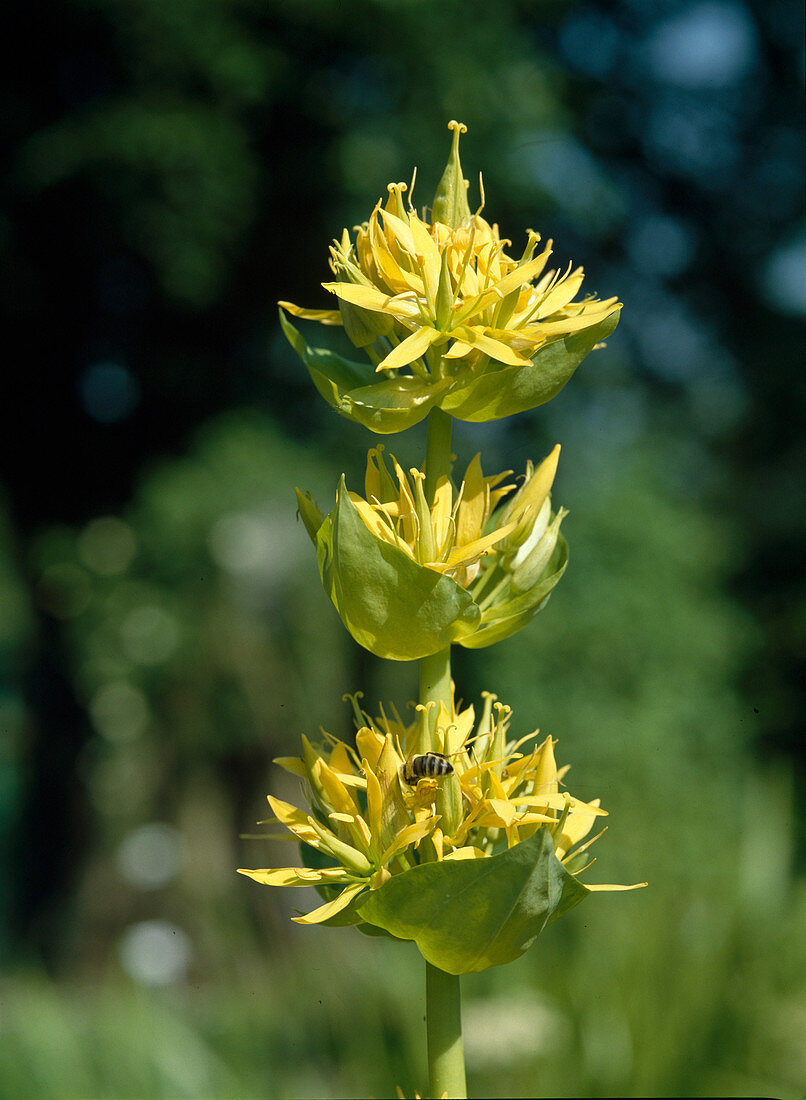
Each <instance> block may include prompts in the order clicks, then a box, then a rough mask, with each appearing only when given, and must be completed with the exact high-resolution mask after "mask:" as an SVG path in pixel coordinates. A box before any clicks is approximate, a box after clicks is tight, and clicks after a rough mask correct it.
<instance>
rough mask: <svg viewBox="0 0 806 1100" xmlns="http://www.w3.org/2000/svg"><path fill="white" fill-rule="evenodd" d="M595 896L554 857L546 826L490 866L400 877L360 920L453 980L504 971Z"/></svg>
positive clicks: (481, 863)
mask: <svg viewBox="0 0 806 1100" xmlns="http://www.w3.org/2000/svg"><path fill="white" fill-rule="evenodd" d="M589 893H590V891H589V890H588V888H587V887H586V886H584V885H583V883H581V882H579V881H578V880H577V879H576V878H574V876H573V875H572V874H570V873H569V872H568V871H567V870H566V869H565V867H563V865H562V863H560V861H559V859H557V856H556V855H555V852H554V844H553V841H552V837H551V832H550V831H549V829H548V828H547V827H546V826H545V825H544V826H543V827H542V828H540V829H539V830H538V831H537V832H536V833H535V835H534V836H533V837H530V838H529V839H528V840H524V841H522V842H521V843H520V844H516V845H515V846H514V847H512V848H508V849H506V850H505V851H503V852H501V853H500V854H499V855H496V856H492V857H490V858H489V859H462V860H458V859H457V860H451V859H445V860H442V862H441V863H423V864H420V866H419V867H413V868H412V869H411V870H410V871H406V872H405V873H404V874H402V875H395V876H393V877H392V878H391V879H390V880H389V881H388V882H387V883H386V884H385V885H384V886H382V887H381V888H380V890H376V891H375V892H374V893H371V894H369V896H368V897H366V899H365V900H362V901H361V902H360V903H359V904H358V905H357V906H356V912H357V914H358V916H359V917H360V918H361V919H363V920H364V921H366V922H367V923H369V924H372V925H375V926H376V927H378V928H381V929H383V930H384V931H385V932H388V933H389V934H390V935H392V936H395V937H396V938H397V939H401V940H414V942H415V943H416V944H417V947H418V948H419V949H420V953H421V954H422V955H423V957H424V958H425V959H427V960H428V962H430V963H431V964H432V966H438V967H439V969H440V970H445V971H447V973H448V974H472V973H474V972H476V971H479V970H487V969H488V967H491V966H502V965H503V964H504V963H508V962H512V961H513V960H514V959H517V958H518V957H519V956H520V955H522V954H523V953H524V951H526V950H527V949H528V948H529V947H530V946H531V945H532V944H533V943H534V941H535V939H536V938H537V936H538V935H539V934H540V932H542V931H543V929H544V928H545V927H546V925H547V924H549V923H550V922H551V921H553V920H555V919H556V918H557V917H559V916H561V915H562V914H563V913H566V912H568V910H569V909H572V908H573V907H574V906H575V905H578V904H579V902H580V901H582V900H583V898H586V897H587V896H588V894H589Z"/></svg>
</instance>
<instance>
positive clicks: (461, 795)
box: [240, 693, 633, 924]
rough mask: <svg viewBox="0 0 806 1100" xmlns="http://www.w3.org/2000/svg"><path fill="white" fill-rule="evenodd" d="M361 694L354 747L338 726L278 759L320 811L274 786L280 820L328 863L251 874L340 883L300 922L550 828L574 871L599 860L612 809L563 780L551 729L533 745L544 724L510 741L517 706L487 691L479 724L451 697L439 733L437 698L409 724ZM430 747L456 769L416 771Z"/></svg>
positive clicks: (288, 882) (265, 879)
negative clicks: (604, 819) (425, 870)
mask: <svg viewBox="0 0 806 1100" xmlns="http://www.w3.org/2000/svg"><path fill="white" fill-rule="evenodd" d="M351 698H352V702H353V706H354V709H355V713H356V722H357V725H358V726H359V728H358V731H357V733H356V739H355V740H356V747H355V749H353V748H351V747H350V746H348V745H347V744H346V743H345V742H343V741H340V740H338V739H337V738H335V737H332V736H330V735H329V734H325V735H324V736H325V741H324V743H323V744H322V745H320V746H314V745H312V744H311V743H310V742H309V741H308V740H307V739H306V738H304V737H303V755H302V757H285V758H281V759H279V760H277V761H276V763H278V764H280V766H281V767H283V768H285V769H286V770H287V771H289V772H291V773H292V774H293V775H296V776H299V777H300V778H301V779H302V780H303V781H304V783H305V786H306V788H307V792H308V796H309V799H310V812H308V811H305V810H301V809H298V808H297V807H296V806H293V805H291V804H290V803H287V802H283V801H281V800H280V799H277V798H273V797H272V796H271V795H269V803H270V805H271V808H272V811H273V813H274V819H273V821H274V822H275V823H279V824H282V825H284V826H285V827H286V828H287V829H288V830H290V832H291V834H292V837H294V838H296V839H298V840H300V841H301V842H302V843H303V844H305V845H308V846H309V847H311V848H313V849H316V851H317V853H318V858H317V860H316V864H317V865H316V866H315V867H284V868H279V869H260V870H246V869H241V872H240V873H241V874H244V875H248V876H249V877H250V878H252V879H254V880H255V881H257V882H260V883H263V884H265V885H268V886H312V885H313V886H318V887H323V888H327V887H336V888H337V889H338V893H337V894H336V896H334V897H333V898H331V900H329V901H327V902H326V903H325V904H324V905H322V906H320V907H319V908H317V909H315V910H314V911H313V912H311V913H308V914H307V915H306V916H299V917H296V918H295V919H296V920H297V921H299V922H300V923H302V924H316V923H320V922H322V921H326V920H328V919H330V918H332V917H335V916H336V915H337V914H339V913H341V912H342V910H344V909H346V908H347V907H348V906H349V905H350V904H351V903H353V902H355V901H356V900H357V899H358V898H359V895H361V894H362V893H364V892H365V891H367V890H370V891H372V890H376V889H378V888H379V887H381V886H383V885H384V884H385V883H386V882H387V881H388V880H389V879H390V878H391V877H392V876H393V875H396V874H401V873H403V872H405V871H407V870H410V869H411V868H413V867H415V866H417V865H418V864H420V863H424V862H429V861H442V860H462V859H484V858H487V857H490V856H492V855H495V854H497V853H498V852H499V851H503V850H504V849H506V848H510V847H513V846H514V845H516V844H518V843H519V842H520V841H523V840H526V839H527V838H528V837H530V836H532V835H533V834H534V833H535V831H536V830H537V829H539V828H541V827H542V826H544V825H545V826H548V828H549V829H550V831H551V835H552V838H553V844H554V851H555V855H556V856H557V858H558V859H559V860H560V862H561V863H562V864H563V865H564V867H565V868H566V870H567V871H569V873H571V874H572V875H578V874H579V873H580V872H581V871H583V870H585V869H586V868H587V867H588V866H590V863H591V862H592V861H590V860H589V859H588V858H587V855H586V852H587V849H588V848H589V847H590V845H591V844H592V843H593V842H594V841H595V840H596V839H597V837H598V836H600V835H601V833H599V834H596V835H595V836H593V837H591V838H590V839H588V840H586V839H585V838H586V837H587V836H588V834H589V833H590V831H591V829H592V827H593V825H594V822H595V821H596V820H597V818H599V817H601V816H603V815H605V811H604V810H603V809H601V807H600V805H599V800H598V799H595V800H594V801H592V802H583V801H581V800H580V799H578V798H574V797H573V796H572V795H571V794H569V793H568V792H567V791H566V790H564V789H562V788H563V787H564V784H563V783H562V779H563V777H564V775H565V774H566V772H567V771H568V767H567V766H566V767H564V768H561V769H559V770H558V768H557V764H556V761H555V757H554V745H555V743H556V742H555V741H554V740H553V739H552V738H551V737H547V738H546V739H545V740H544V741H542V742H541V743H540V744H535V745H533V747H531V748H526V746H527V744H528V743H529V742H530V741H534V739H535V738H536V736H537V732H538V731H535V732H534V733H531V734H528V735H527V736H526V737H523V738H521V739H520V740H518V741H510V740H508V728H509V721H510V709H509V707H507V706H504V705H503V704H500V703H498V702H497V701H496V697H495V696H494V695H491V694H487V693H485V695H484V705H483V708H482V714H481V717H480V719H479V721H478V723H476V719H475V713H474V708H473V707H472V706H469V707H466V708H464V709H457V708H456V706H455V704H454V702H453V700H452V701H451V707H450V710H448V708H446V707H445V706H444V705H442V704H441V705H440V707H439V711H438V714H437V717H436V730H435V733H432V729H431V722H430V721H429V717H430V716H429V710H430V708H431V707H432V706H433V705H434V704H429V705H427V706H423V705H418V706H417V708H416V711H417V717H416V719H415V721H414V722H412V723H410V724H408V725H407V724H405V723H404V722H403V721H402V720H401V718H400V716H399V715H398V714H397V712H394V715H393V717H389V716H388V715H386V714H385V713H383V712H382V713H381V716H380V717H379V718H377V719H372V718H370V716H369V715H367V714H366V713H364V712H362V711H361V710H360V709H359V705H358V701H357V699H358V697H351ZM474 730H475V732H474ZM435 745H436V746H437V747H438V748H436V749H435V748H434V746H435ZM428 752H433V753H436V754H437V759H438V760H440V761H443V762H444V763H442V768H443V769H444V770H445V774H441V775H433V776H432V775H425V776H423V777H418V776H417V774H416V772H417V769H416V767H412V762H416V761H417V760H418V758H421V754H425V753H428ZM412 773H414V774H412ZM322 863H324V864H325V866H321V864H322ZM632 888H633V887H625V886H614V885H596V886H590V885H588V886H587V889H588V890H624V889H632Z"/></svg>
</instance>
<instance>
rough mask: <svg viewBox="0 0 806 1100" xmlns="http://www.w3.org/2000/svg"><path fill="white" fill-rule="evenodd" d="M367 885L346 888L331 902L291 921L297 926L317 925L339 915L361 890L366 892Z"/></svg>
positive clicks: (358, 883) (355, 884)
mask: <svg viewBox="0 0 806 1100" xmlns="http://www.w3.org/2000/svg"><path fill="white" fill-rule="evenodd" d="M366 888H367V884H366V883H365V882H356V883H354V884H353V885H352V886H347V887H346V888H345V889H344V890H342V892H341V893H340V894H339V896H338V897H337V898H334V899H333V901H329V902H327V903H326V904H325V905H320V906H319V908H318V909H314V910H313V911H312V912H311V913H307V914H306V915H305V916H303V917H292V918H291V919H292V920H293V921H296V923H297V924H319V923H320V922H321V921H323V920H327V919H328V917H333V916H335V915H336V913H340V912H341V911H342V909H346V908H347V906H348V905H349V904H350V902H351V901H352V900H353V898H354V897H356V896H357V895H358V894H360V893H361V891H362V890H366Z"/></svg>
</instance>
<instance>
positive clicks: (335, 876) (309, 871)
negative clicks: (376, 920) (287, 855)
mask: <svg viewBox="0 0 806 1100" xmlns="http://www.w3.org/2000/svg"><path fill="white" fill-rule="evenodd" d="M238 874H239V875H246V876H247V877H248V878H251V879H254V880H255V882H259V883H261V884H262V885H263V886H315V885H317V883H320V884H321V883H330V884H337V883H349V882H352V879H351V877H350V875H348V873H347V872H346V871H343V870H342V869H341V868H340V867H323V868H321V869H320V870H318V871H317V870H314V869H313V868H308V867H278V868H277V869H275V870H270V869H262V870H256V871H247V870H246V869H245V868H243V867H239V868H238Z"/></svg>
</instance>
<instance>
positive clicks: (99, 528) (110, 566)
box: [78, 516, 137, 577]
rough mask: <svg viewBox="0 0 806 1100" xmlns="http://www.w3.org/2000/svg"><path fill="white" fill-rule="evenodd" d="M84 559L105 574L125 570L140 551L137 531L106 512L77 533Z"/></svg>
mask: <svg viewBox="0 0 806 1100" xmlns="http://www.w3.org/2000/svg"><path fill="white" fill-rule="evenodd" d="M78 552H79V555H80V557H81V560H82V561H83V562H84V564H85V565H86V566H88V567H89V568H90V569H93V570H94V571H95V572H96V573H100V574H102V575H103V576H107V577H112V576H115V575H116V574H118V573H125V572H126V570H127V569H128V568H129V566H130V565H131V562H132V559H133V558H134V555H135V554H136V553H137V541H136V539H135V535H134V531H132V529H131V527H129V525H128V523H124V522H123V520H120V519H117V518H116V517H115V516H103V517H101V518H100V519H94V520H92V522H91V523H88V524H87V526H86V527H85V528H84V530H83V531H82V532H81V534H80V535H79V537H78Z"/></svg>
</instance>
